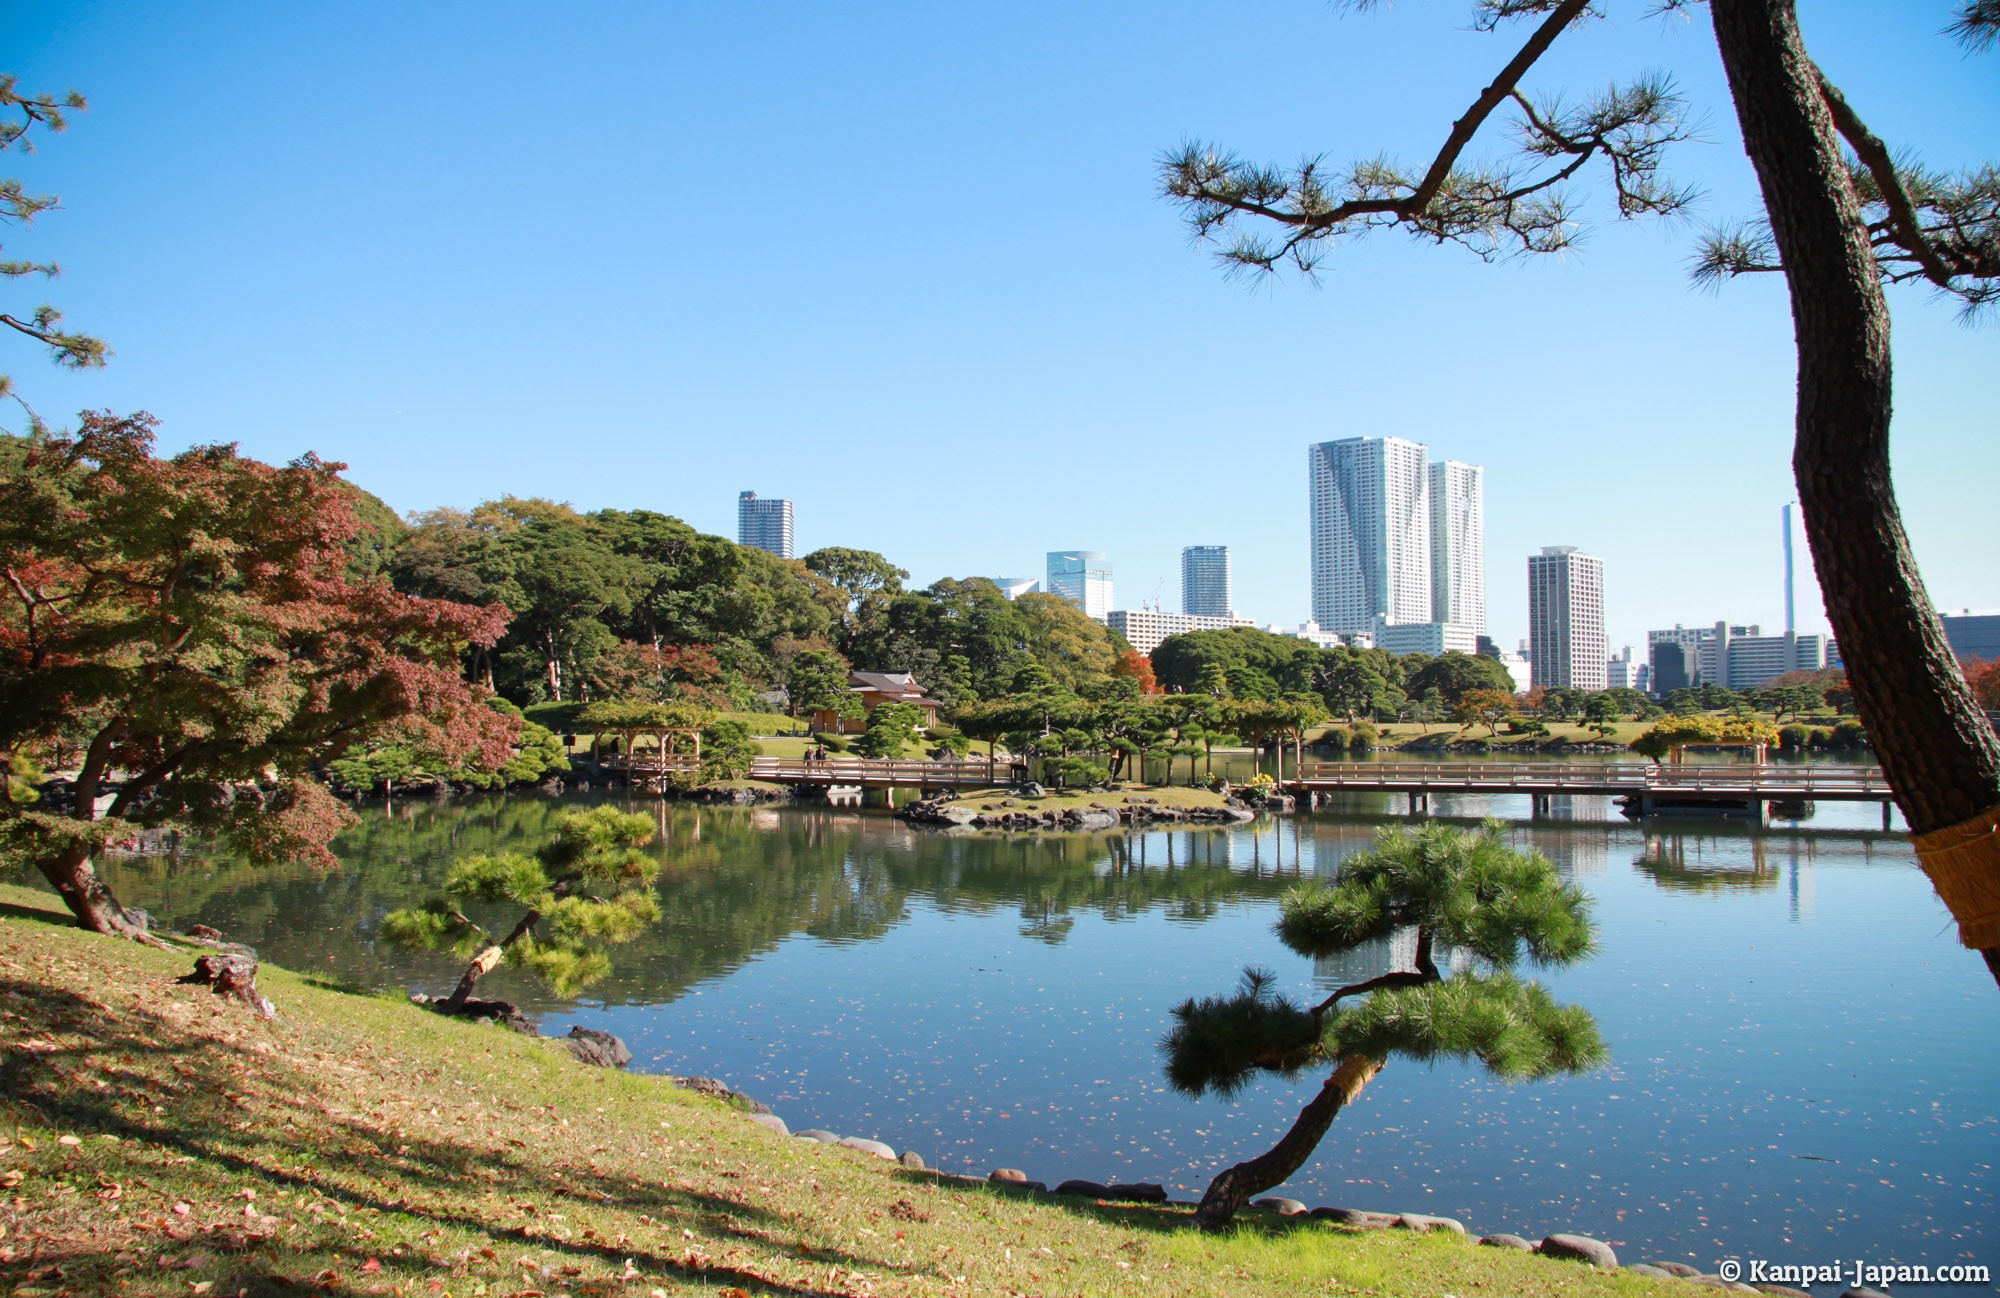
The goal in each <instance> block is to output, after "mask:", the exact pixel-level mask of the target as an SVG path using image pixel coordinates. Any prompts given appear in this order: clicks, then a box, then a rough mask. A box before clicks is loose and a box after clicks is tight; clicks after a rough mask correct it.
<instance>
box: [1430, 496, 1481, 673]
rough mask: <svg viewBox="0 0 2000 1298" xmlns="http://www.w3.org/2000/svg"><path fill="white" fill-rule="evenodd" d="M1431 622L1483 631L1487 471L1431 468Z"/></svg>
mask: <svg viewBox="0 0 2000 1298" xmlns="http://www.w3.org/2000/svg"><path fill="white" fill-rule="evenodd" d="M1430 489H1431V620H1432V621H1433V622H1448V623H1450V624H1451V625H1453V626H1461V627H1464V628H1466V629H1467V630H1469V631H1471V632H1473V633H1474V634H1475V635H1485V634H1486V470H1484V469H1482V468H1480V467H1479V466H1478V465H1476V464H1461V463H1460V462H1459V461H1457V460H1443V461H1441V462H1439V463H1437V464H1433V465H1431V467H1430Z"/></svg>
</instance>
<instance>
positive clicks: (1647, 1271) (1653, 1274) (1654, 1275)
mask: <svg viewBox="0 0 2000 1298" xmlns="http://www.w3.org/2000/svg"><path fill="white" fill-rule="evenodd" d="M1625 1269H1626V1270H1627V1271H1630V1272H1631V1273H1632V1274H1633V1275H1642V1276H1645V1277H1647V1278H1648V1279H1651V1280H1672V1279H1674V1278H1675V1276H1674V1273H1673V1272H1671V1271H1667V1270H1663V1269H1662V1268H1660V1267H1656V1266H1654V1265H1653V1264H1652V1263H1651V1262H1627V1263H1626V1264H1625Z"/></svg>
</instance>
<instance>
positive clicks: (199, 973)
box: [176, 951, 278, 1019]
mask: <svg viewBox="0 0 2000 1298" xmlns="http://www.w3.org/2000/svg"><path fill="white" fill-rule="evenodd" d="M176 981H177V982H181V983H189V984H195V985H203V986H206V987H207V988H208V989H209V990H210V991H212V992H214V993H215V994H216V995H217V996H234V997H236V998H237V999H238V1000H240V1001H242V1002H243V1003H244V1004H246V1005H248V1006H249V1007H250V1008H251V1009H254V1010H256V1011H257V1014H258V1016H259V1017H260V1018H267V1019H269V1018H276V1017H277V1014H278V1007H277V1006H275V1005H273V1004H271V1002H270V1000H269V999H268V998H267V997H264V996H260V995H259V994H258V993H257V957H256V956H254V955H251V954H248V953H247V952H243V951H226V952H222V953H220V954H217V955H205V956H200V957H197V958H196V960H195V962H194V972H193V973H191V974H189V975H187V976H186V977H184V978H180V979H176Z"/></svg>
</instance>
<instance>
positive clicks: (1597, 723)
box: [1583, 690, 1621, 735]
mask: <svg viewBox="0 0 2000 1298" xmlns="http://www.w3.org/2000/svg"><path fill="white" fill-rule="evenodd" d="M1620 711H1621V709H1620V708H1619V704H1618V700H1617V699H1616V698H1614V697H1612V695H1611V692H1610V691H1609V690H1600V691H1598V692H1597V693H1595V694H1591V695H1588V696H1586V697H1585V698H1584V700H1583V719H1584V720H1585V721H1588V722H1589V723H1590V728H1591V729H1592V730H1595V731H1596V732H1597V733H1598V734H1600V735H1611V734H1616V733H1617V731H1618V717H1619V713H1620Z"/></svg>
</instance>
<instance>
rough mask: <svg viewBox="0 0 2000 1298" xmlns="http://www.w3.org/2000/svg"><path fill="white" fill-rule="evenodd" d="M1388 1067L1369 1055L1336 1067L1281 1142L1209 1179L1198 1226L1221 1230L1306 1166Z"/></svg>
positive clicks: (1197, 1211) (1196, 1220)
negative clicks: (1335, 1123)
mask: <svg viewBox="0 0 2000 1298" xmlns="http://www.w3.org/2000/svg"><path fill="white" fill-rule="evenodd" d="M1381 1071H1382V1061H1381V1060H1379V1059H1370V1058H1368V1057H1367V1056H1366V1055H1349V1056H1348V1057H1347V1058H1345V1059H1343V1060H1341V1061H1340V1066H1339V1067H1338V1068H1336V1069H1334V1070H1333V1076H1331V1077H1329V1078H1327V1079H1326V1083H1325V1084H1324V1085H1323V1086H1321V1087H1320V1088H1319V1094H1318V1095H1315V1096H1314V1097H1313V1098H1312V1101H1311V1102H1310V1103H1308V1104H1307V1105H1306V1107H1305V1108H1303V1109H1300V1110H1299V1116H1298V1117H1297V1118H1296V1119H1294V1120H1293V1122H1292V1126H1291V1129H1290V1130H1289V1131H1287V1132H1285V1134H1284V1135H1283V1136H1281V1137H1279V1138H1278V1143H1277V1144H1275V1145H1273V1146H1271V1147H1270V1148H1269V1149H1268V1150H1266V1151H1264V1152H1263V1153H1261V1154H1259V1155H1257V1157H1255V1158H1253V1159H1251V1160H1249V1161H1248V1162H1245V1163H1238V1164H1237V1165H1236V1166H1234V1167H1232V1168H1229V1169H1228V1170H1226V1171H1224V1172H1223V1173H1222V1174H1220V1175H1219V1176H1217V1177H1216V1178H1215V1179H1214V1180H1213V1181H1210V1182H1209V1183H1208V1192H1207V1193H1205V1194H1203V1195H1202V1196H1201V1205H1200V1206H1199V1207H1197V1208H1196V1209H1195V1212H1194V1224H1195V1225H1197V1226H1199V1227H1201V1228H1202V1229H1203V1230H1221V1229H1222V1228H1223V1227H1224V1226H1226V1225H1228V1224H1229V1221H1230V1218H1232V1217H1234V1216H1235V1215H1236V1214H1237V1212H1238V1211H1240V1210H1241V1209H1242V1207H1243V1205H1244V1204H1246V1203H1248V1202H1250V1200H1251V1199H1253V1198H1255V1197H1256V1196H1258V1195H1260V1194H1262V1193H1264V1191H1266V1190H1269V1189H1272V1188H1274V1187H1276V1186H1280V1185H1283V1184H1284V1183H1285V1182H1286V1181H1287V1180H1289V1179H1290V1178H1291V1175H1292V1173H1294V1172H1296V1171H1298V1170H1299V1169H1300V1168H1301V1167H1304V1166H1305V1162H1306V1160H1307V1159H1308V1158H1311V1157H1312V1152H1313V1150H1315V1149H1317V1148H1318V1147H1319V1142H1320V1138H1321V1137H1323V1136H1325V1135H1326V1129H1327V1128H1328V1127H1330V1126H1332V1125H1333V1120H1334V1119H1335V1118H1336V1117H1339V1116H1340V1111H1341V1110H1342V1109H1343V1108H1345V1107H1346V1106H1347V1105H1348V1104H1349V1103H1350V1102H1352V1101H1353V1099H1354V1097H1355V1096H1357V1095H1359V1094H1361V1088H1362V1087H1364V1086H1366V1085H1368V1083H1369V1082H1370V1081H1371V1080H1373V1079H1374V1076H1375V1074H1376V1073H1379V1072H1381Z"/></svg>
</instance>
